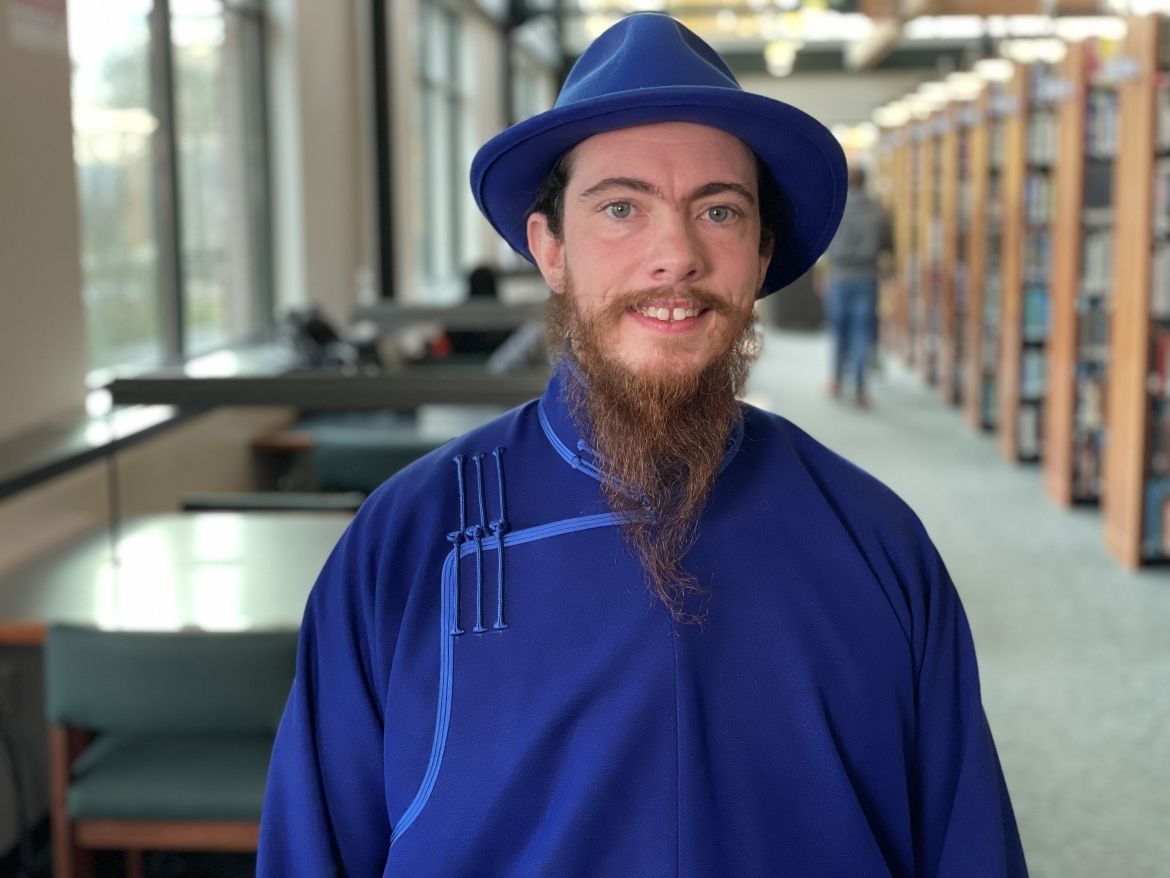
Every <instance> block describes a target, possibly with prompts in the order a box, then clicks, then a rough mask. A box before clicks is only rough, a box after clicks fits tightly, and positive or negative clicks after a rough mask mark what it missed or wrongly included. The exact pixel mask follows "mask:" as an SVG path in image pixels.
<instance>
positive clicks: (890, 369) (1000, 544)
mask: <svg viewBox="0 0 1170 878" xmlns="http://www.w3.org/2000/svg"><path fill="white" fill-rule="evenodd" d="M764 342H765V344H764V354H763V356H762V357H761V359H760V362H759V363H758V364H757V365H756V368H755V370H754V372H753V376H752V380H751V382H750V383H749V386H748V393H747V399H748V401H749V402H752V403H754V404H755V405H759V406H761V407H764V408H768V409H770V410H772V411H776V412H779V413H780V414H782V415H784V416H785V417H787V418H789V419H790V420H792V421H793V422H795V423H796V424H797V425H799V426H800V427H802V428H803V429H804V430H806V431H807V432H809V433H811V434H812V435H813V436H815V437H816V438H817V439H819V440H820V441H822V442H824V443H825V444H826V445H828V446H829V447H831V448H833V449H834V450H836V451H838V452H839V453H841V454H843V455H844V456H845V457H847V458H849V459H850V460H852V461H853V462H854V463H856V464H858V465H859V466H861V467H862V468H864V469H866V470H868V471H869V472H870V473H872V474H873V475H875V476H876V477H877V478H879V479H881V480H882V481H883V482H885V483H886V484H887V485H889V486H890V487H891V488H892V489H893V490H895V491H896V492H897V493H898V494H899V495H900V496H901V497H902V498H903V499H904V500H906V501H907V502H908V503H909V504H910V505H911V506H912V507H913V508H914V509H915V511H916V512H917V513H918V515H919V516H920V517H921V518H922V520H923V521H924V523H925V524H926V527H927V530H928V531H929V532H930V534H931V536H932V537H933V539H934V541H935V543H936V544H937V545H938V547H939V550H940V552H941V553H942V556H943V558H944V560H945V561H946V564H947V567H948V569H949V570H950V572H951V576H952V578H953V579H954V580H955V582H956V584H957V586H958V589H959V592H960V595H961V596H962V599H963V603H964V605H965V607H966V609H967V614H968V616H969V618H970V620H971V627H972V630H973V631H974V635H975V643H976V649H977V651H978V656H979V665H980V671H981V675H982V682H983V700H984V705H985V706H986V709H987V715H988V719H989V721H990V723H991V728H992V731H993V733H994V734H995V739H996V743H997V745H998V747H999V753H1000V759H1001V761H1002V762H1003V766H1004V772H1005V774H1006V776H1007V781H1008V786H1009V788H1010V790H1011V794H1012V801H1013V804H1014V805H1015V809H1016V816H1017V819H1018V821H1019V825H1020V832H1021V835H1022V837H1023V841H1024V848H1025V851H1026V853H1027V856H1028V863H1029V867H1030V870H1031V874H1032V875H1033V878H1058V876H1059V878H1080V876H1085V878H1090V876H1091V878H1102V876H1118V878H1145V876H1163V875H1168V874H1170V865H1168V864H1170V831H1168V828H1170V638H1168V637H1167V629H1168V625H1167V623H1168V620H1170V569H1167V568H1162V569H1161V570H1159V569H1157V568H1154V569H1148V570H1144V571H1141V572H1138V573H1127V572H1125V571H1124V570H1122V569H1121V568H1120V567H1119V566H1118V564H1117V563H1116V561H1115V560H1114V559H1113V558H1112V557H1111V556H1110V555H1109V554H1108V552H1107V550H1106V548H1105V545H1104V539H1103V536H1102V529H1101V520H1100V515H1099V513H1098V512H1097V511H1096V510H1094V509H1087V508H1079V509H1078V508H1074V509H1071V510H1068V509H1063V508H1060V507H1057V506H1055V505H1054V504H1052V503H1051V502H1050V501H1049V500H1048V499H1047V497H1046V496H1045V494H1044V485H1043V474H1042V472H1041V471H1040V470H1039V469H1037V468H1035V467H1025V466H1020V465H1014V464H1010V463H1007V462H1005V461H1004V459H1003V457H1002V456H1001V455H1000V454H999V453H998V451H997V449H996V442H995V438H994V436H993V435H991V434H980V433H976V432H973V431H972V430H971V429H970V427H969V426H968V425H967V423H966V422H965V420H964V419H963V417H962V416H961V414H960V413H959V412H957V411H956V410H954V409H951V408H949V407H947V406H943V405H940V404H939V401H938V398H937V392H936V391H935V390H933V389H931V388H930V387H928V386H926V385H925V384H923V383H922V382H921V381H920V380H919V378H918V377H917V376H916V375H914V374H913V373H912V372H911V371H910V370H909V369H908V368H906V367H905V366H904V365H903V364H902V363H901V362H900V361H896V358H894V357H891V356H889V355H888V354H885V355H884V362H883V368H882V371H881V374H880V375H878V376H877V377H876V380H874V382H873V385H872V390H873V394H872V395H873V399H874V407H873V408H872V409H870V410H868V411H861V410H858V409H856V408H854V407H853V406H852V405H850V404H848V403H840V402H834V401H832V400H830V399H828V398H827V397H826V396H825V395H824V393H823V389H824V387H825V382H826V377H827V374H828V364H829V344H828V338H827V336H825V335H823V334H797V333H791V332H776V331H774V330H767V331H766V332H765V339H764Z"/></svg>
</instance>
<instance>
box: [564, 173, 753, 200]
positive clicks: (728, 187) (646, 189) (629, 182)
mask: <svg viewBox="0 0 1170 878" xmlns="http://www.w3.org/2000/svg"><path fill="white" fill-rule="evenodd" d="M611 189H630V190H633V191H634V192H642V193H644V194H646V195H654V196H658V197H661V196H662V190H660V189H659V188H658V187H657V186H655V185H654V184H653V183H648V182H646V181H645V180H639V179H638V178H637V177H606V178H605V179H604V180H600V181H598V182H597V183H594V184H593V185H592V186H590V187H589V188H588V189H586V190H585V191H584V192H582V193H581V194H580V195H578V196H577V198H578V199H579V200H582V201H584V200H585V199H587V198H591V197H593V196H594V195H598V194H600V193H602V192H608V191H609V190H611ZM720 192H734V193H735V194H736V195H738V196H740V197H741V198H743V199H744V200H745V201H747V203H748V204H752V205H754V204H755V203H756V199H755V196H754V195H752V193H751V192H750V191H748V188H747V187H746V186H744V185H743V184H742V183H726V182H722V181H713V182H711V183H704V184H703V185H702V186H700V187H699V188H698V189H696V190H695V191H693V192H692V193H691V194H690V196H689V197H688V198H687V200H688V201H697V200H698V199H700V198H707V197H709V196H711V195H718V194H719V193H720Z"/></svg>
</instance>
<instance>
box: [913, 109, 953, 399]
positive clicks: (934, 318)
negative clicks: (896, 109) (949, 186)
mask: <svg viewBox="0 0 1170 878" xmlns="http://www.w3.org/2000/svg"><path fill="white" fill-rule="evenodd" d="M945 125H946V117H945V115H944V113H943V111H941V110H939V111H935V112H934V113H931V114H930V115H929V116H928V117H927V118H926V119H925V120H923V121H922V122H921V123H920V124H919V126H918V132H919V159H918V167H919V173H920V175H921V178H920V179H921V184H920V186H921V188H920V189H919V192H918V207H917V209H918V235H919V237H918V272H919V274H918V286H917V291H916V296H915V307H916V311H917V313H916V315H915V319H914V325H915V327H916V328H917V332H916V336H915V337H916V339H917V342H918V344H917V351H916V353H915V357H914V359H915V364H916V365H917V366H918V371H919V374H920V375H921V376H922V380H923V381H925V382H926V383H927V384H929V385H931V386H933V385H935V384H937V383H938V376H939V359H940V349H941V342H942V289H941V287H942V272H943V234H942V227H943V223H944V220H943V209H942V193H943V138H944V129H945Z"/></svg>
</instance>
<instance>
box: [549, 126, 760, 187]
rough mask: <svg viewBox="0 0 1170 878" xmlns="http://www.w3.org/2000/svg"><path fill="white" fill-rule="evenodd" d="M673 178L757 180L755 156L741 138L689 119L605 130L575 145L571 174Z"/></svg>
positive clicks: (576, 178) (579, 177) (583, 179)
mask: <svg viewBox="0 0 1170 878" xmlns="http://www.w3.org/2000/svg"><path fill="white" fill-rule="evenodd" d="M599 175H600V176H616V175H620V176H638V177H640V178H646V179H649V178H651V177H674V178H679V179H687V180H692V179H698V178H701V179H702V180H703V181H706V180H725V181H728V182H738V183H743V184H745V185H748V184H751V185H754V184H755V182H756V160H755V156H754V155H753V153H752V151H751V150H750V149H748V147H747V146H746V145H745V144H744V142H743V141H742V140H740V139H739V138H738V137H736V136H735V135H733V134H728V133H727V132H726V131H721V130H720V129H718V128H711V127H709V126H707V125H695V124H693V123H690V122H659V123H655V124H653V125H639V126H637V127H634V128H621V129H619V130H617V131H606V132H603V133H601V134H595V135H593V136H592V137H590V138H588V139H587V140H583V141H582V142H581V143H579V144H578V145H577V147H576V148H575V149H574V150H573V161H572V179H573V182H579V183H582V184H584V185H589V182H588V178H591V177H596V176H599Z"/></svg>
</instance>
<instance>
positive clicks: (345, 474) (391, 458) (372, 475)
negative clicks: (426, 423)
mask: <svg viewBox="0 0 1170 878" xmlns="http://www.w3.org/2000/svg"><path fill="white" fill-rule="evenodd" d="M314 433H315V436H316V441H315V442H314V443H313V447H312V451H311V452H310V453H311V456H312V466H313V472H314V473H315V474H316V477H317V484H318V486H319V487H320V488H321V489H322V490H323V491H361V492H363V493H366V494H369V493H370V492H371V491H373V490H374V489H375V488H377V487H378V486H379V485H380V484H382V482H384V481H386V479H388V478H390V476H392V475H394V474H395V473H396V472H398V471H399V470H400V469H402V468H403V467H404V466H406V465H407V464H409V463H412V462H413V461H415V460H417V459H418V458H420V457H422V456H423V455H424V454H427V453H429V452H431V451H433V450H434V449H436V448H438V447H439V446H440V445H442V444H444V442H445V441H446V440H445V439H437V438H434V437H424V436H422V435H420V434H419V433H418V432H417V431H415V430H411V429H407V430H370V429H364V428H352V427H319V428H317V429H316V430H315V431H314Z"/></svg>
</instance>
